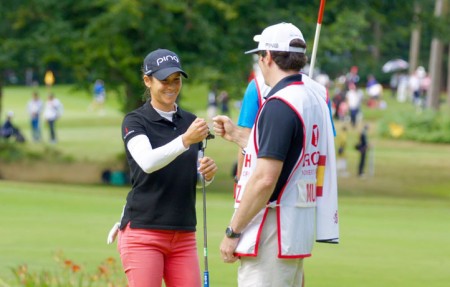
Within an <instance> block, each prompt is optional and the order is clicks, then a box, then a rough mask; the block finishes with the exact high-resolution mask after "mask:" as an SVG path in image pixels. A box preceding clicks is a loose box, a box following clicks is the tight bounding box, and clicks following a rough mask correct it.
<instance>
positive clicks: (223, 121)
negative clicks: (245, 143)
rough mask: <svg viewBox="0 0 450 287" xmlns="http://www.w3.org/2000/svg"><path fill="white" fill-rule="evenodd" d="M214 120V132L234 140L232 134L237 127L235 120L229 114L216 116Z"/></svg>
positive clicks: (228, 139)
mask: <svg viewBox="0 0 450 287" xmlns="http://www.w3.org/2000/svg"><path fill="white" fill-rule="evenodd" d="M213 121H214V125H213V127H214V133H215V134H216V135H219V136H221V137H223V138H224V139H226V140H227V141H233V136H232V135H233V132H234V130H235V129H236V128H237V127H236V125H235V124H234V123H233V121H232V120H231V119H230V118H229V117H227V116H215V117H214V118H213Z"/></svg>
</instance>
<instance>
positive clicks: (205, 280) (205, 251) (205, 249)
mask: <svg viewBox="0 0 450 287" xmlns="http://www.w3.org/2000/svg"><path fill="white" fill-rule="evenodd" d="M214 138H215V136H214V135H213V134H211V133H208V136H207V137H206V139H205V141H204V144H203V145H202V148H201V150H199V151H198V153H199V154H198V158H199V159H200V158H203V157H204V156H205V149H206V146H207V145H208V140H211V139H214ZM201 181H202V194H203V257H204V264H205V271H204V272H203V287H209V270H208V231H207V228H206V187H205V178H204V177H203V176H201Z"/></svg>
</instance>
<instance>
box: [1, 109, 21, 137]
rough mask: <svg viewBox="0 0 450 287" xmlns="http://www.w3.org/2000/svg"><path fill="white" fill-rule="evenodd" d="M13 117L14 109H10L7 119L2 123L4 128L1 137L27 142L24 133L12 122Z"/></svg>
mask: <svg viewBox="0 0 450 287" xmlns="http://www.w3.org/2000/svg"><path fill="white" fill-rule="evenodd" d="M13 117H14V112H13V111H9V112H8V113H7V114H6V121H5V122H4V123H3V125H2V129H1V131H0V137H2V138H5V139H10V138H14V139H15V140H16V142H20V143H22V142H25V138H24V136H23V135H22V133H21V132H20V130H19V128H17V127H16V126H15V125H14V124H13V122H12V121H13Z"/></svg>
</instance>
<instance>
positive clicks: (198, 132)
mask: <svg viewBox="0 0 450 287" xmlns="http://www.w3.org/2000/svg"><path fill="white" fill-rule="evenodd" d="M208 133H209V127H208V123H207V122H206V121H205V120H204V119H202V118H196V119H195V120H194V121H193V122H192V124H191V125H190V126H189V128H188V129H187V131H186V132H185V133H184V134H183V136H182V139H183V144H184V146H185V147H186V148H187V147H189V146H190V145H191V144H195V143H198V142H201V141H202V140H204V139H205V138H206V137H207V136H208Z"/></svg>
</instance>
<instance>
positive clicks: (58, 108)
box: [44, 93, 63, 144]
mask: <svg viewBox="0 0 450 287" xmlns="http://www.w3.org/2000/svg"><path fill="white" fill-rule="evenodd" d="M62 113H63V105H62V103H61V102H60V101H59V100H58V99H57V98H55V95H54V94H53V93H50V94H49V95H48V98H47V101H46V103H45V108H44V119H45V120H46V121H47V124H48V128H49V131H50V143H52V144H54V143H56V142H57V140H56V129H55V128H56V127H55V125H56V121H57V120H58V119H59V118H60V117H61V115H62Z"/></svg>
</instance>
